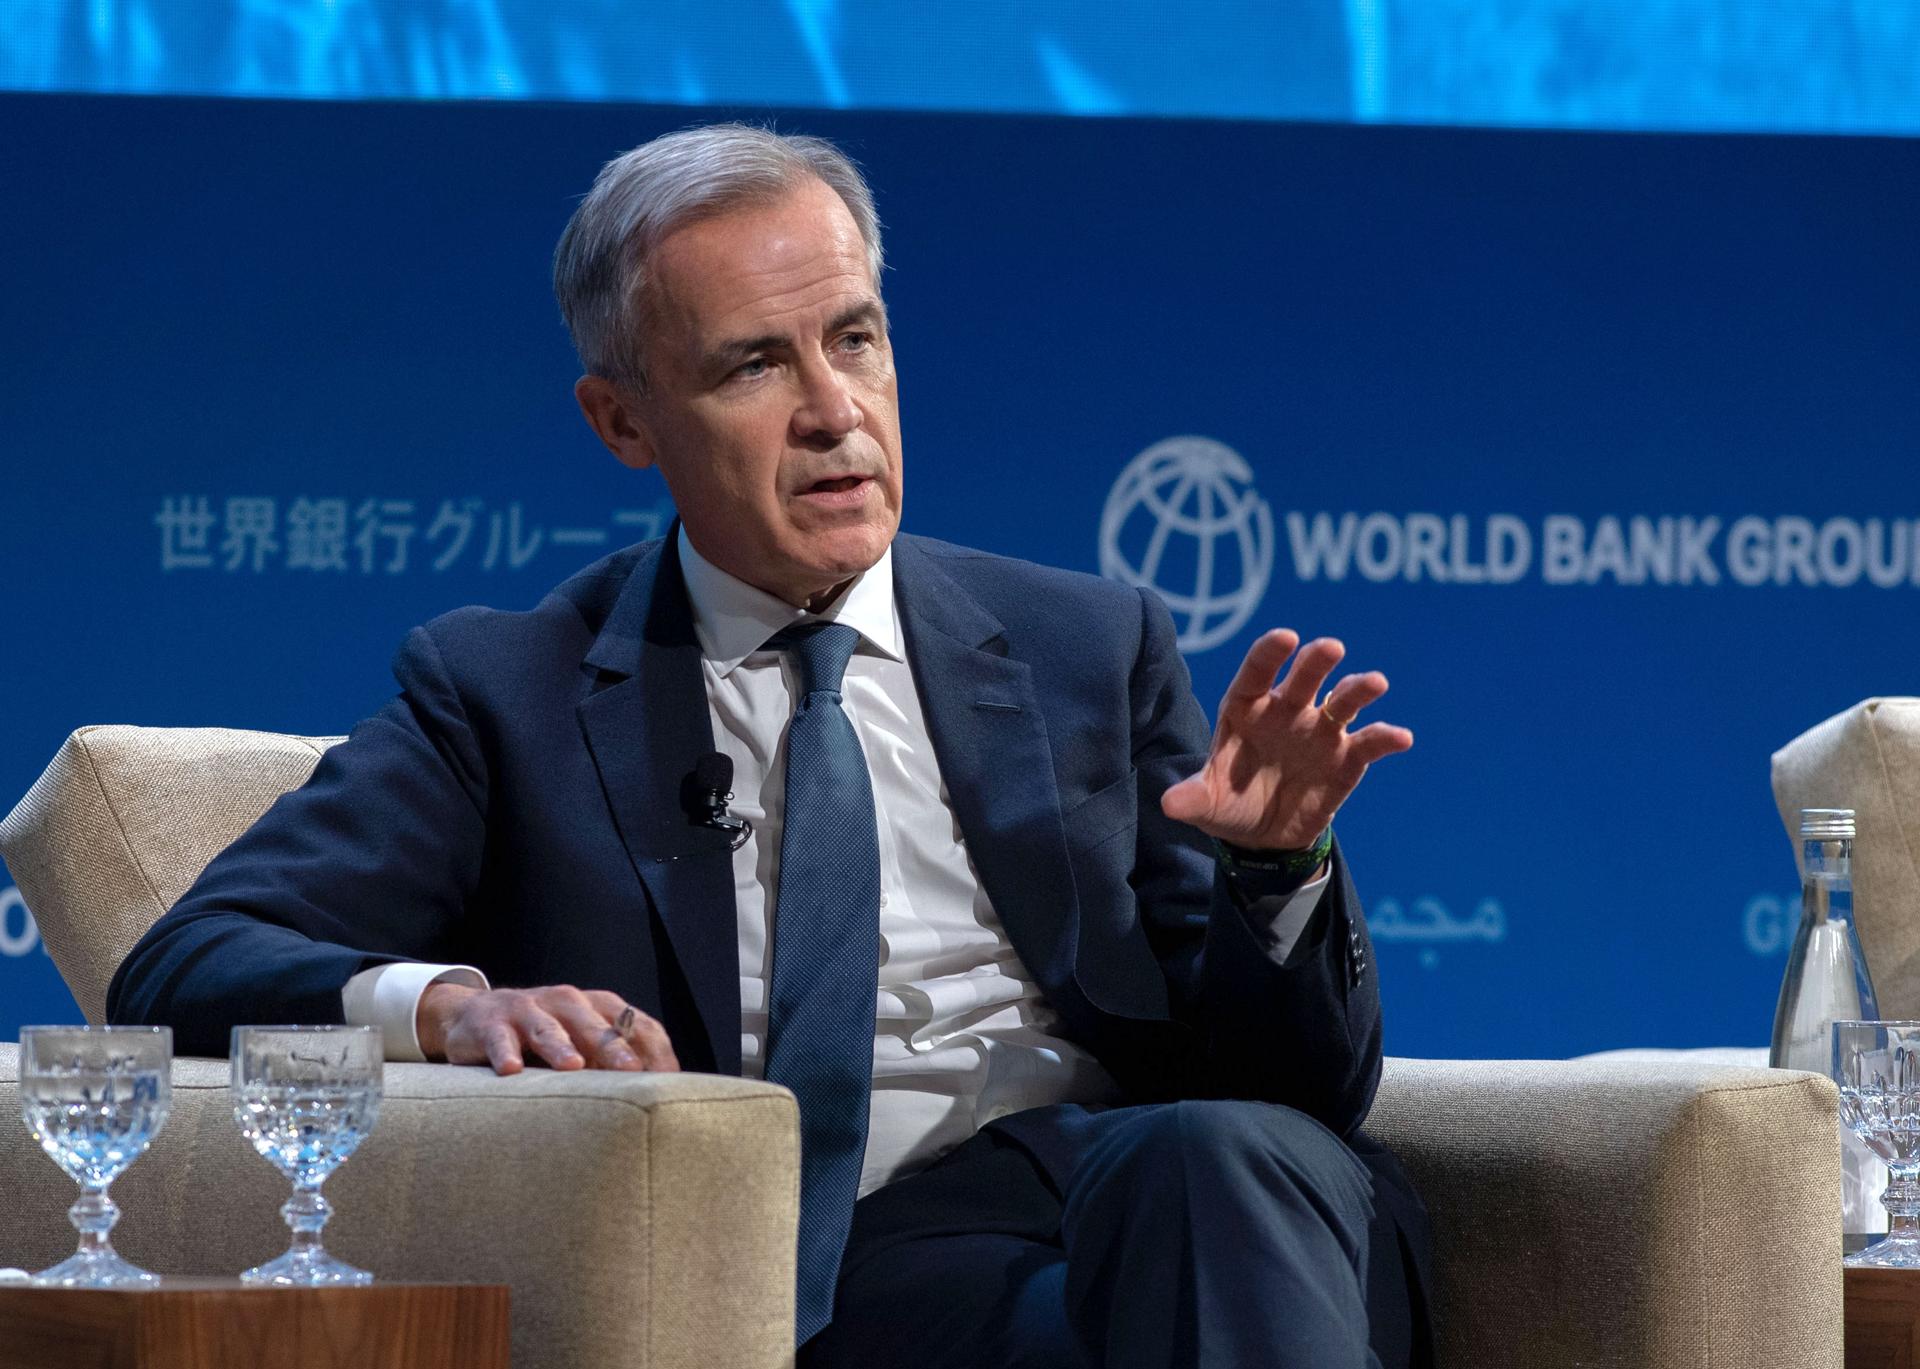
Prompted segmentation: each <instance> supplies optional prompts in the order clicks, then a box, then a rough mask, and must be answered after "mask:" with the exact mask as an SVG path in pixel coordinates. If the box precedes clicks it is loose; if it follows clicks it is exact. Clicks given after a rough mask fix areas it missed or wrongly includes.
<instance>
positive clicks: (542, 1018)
mask: <svg viewBox="0 0 1920 1369" xmlns="http://www.w3.org/2000/svg"><path fill="white" fill-rule="evenodd" d="M513 1023H514V1026H516V1027H518V1028H519V1030H520V1039H521V1040H522V1041H525V1042H526V1043H527V1045H528V1046H530V1047H531V1048H532V1049H533V1053H534V1054H535V1055H537V1056H539V1057H540V1058H541V1059H542V1060H544V1061H546V1062H547V1063H548V1064H549V1065H551V1066H553V1067H554V1068H555V1069H557V1070H577V1069H579V1068H580V1067H581V1066H582V1065H584V1064H586V1063H587V1061H586V1057H585V1056H583V1055H582V1054H581V1053H580V1051H579V1050H578V1049H577V1048H576V1047H575V1046H574V1044H573V1036H572V1034H571V1033H570V1032H568V1030H567V1029H566V1027H564V1026H562V1025H561V1023H560V1020H559V1019H558V1018H557V1017H555V1016H554V1015H553V1014H552V1013H549V1012H548V1011H547V1010H546V1009H544V1008H542V1007H540V1006H538V1005H537V1004H535V1003H531V1002H529V1003H526V1004H523V1005H522V1006H521V1008H520V1010H519V1011H518V1012H516V1013H515V1014H514V1015H513Z"/></svg>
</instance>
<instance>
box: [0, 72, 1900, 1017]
mask: <svg viewBox="0 0 1920 1369" xmlns="http://www.w3.org/2000/svg"><path fill="white" fill-rule="evenodd" d="M688 117H689V116H688V114H687V112H686V111H684V110H673V109H647V108H618V107H605V106H600V107H595V106H565V107H542V106H538V105H512V106H482V105H393V106H383V105H373V104H358V105H331V104H321V103H304V104H278V103H269V102H241V101H217V102H216V101H205V102H203V101H198V100H163V99H100V98H84V97H64V96H52V95H16V96H7V97H0V148H4V149H5V150H4V152H0V158H3V159H4V160H3V161H0V185H3V186H4V194H5V197H6V205H7V210H6V212H5V213H4V214H0V259H4V260H5V261H6V262H8V263H9V265H10V267H11V269H10V271H9V273H8V274H9V282H8V287H7V289H6V290H5V291H0V347H3V348H4V352H5V356H6V357H7V362H8V364H7V365H6V366H5V367H4V368H0V444H3V445H0V453H3V454H4V455H3V459H4V463H5V464H4V470H5V483H4V501H3V502H0V575H4V577H5V583H6V584H7V585H8V586H9V589H10V593H9V595H8V600H7V603H8V608H9V619H10V622H9V627H10V632H9V638H8V640H9V642H10V645H11V647H12V653H11V657H12V659H11V662H10V669H9V670H8V671H7V674H6V685H5V695H4V698H5V702H6V718H7V726H6V728H5V729H4V730H3V731H0V794H4V796H5V797H6V799H8V800H11V799H12V798H13V797H14V796H17V795H18V794H20V793H22V792H24V791H25V789H26V788H27V786H28V785H29V784H30V783H31V782H32V780H33V778H34V777H35V776H36V775H37V774H38V773H39V771H40V769H41V767H42V766H44V764H45V763H46V761H47V759H48V758H49V757H50V756H51V755H52V753H53V751H54V750H55V748H56V747H57V746H58V745H59V743H60V741H61V739H62V738H63V737H64V736H65V735H66V733H67V732H68V731H70V730H71V729H72V728H74V727H76V726H78V725H81V724H83V723H89V722H105V721H119V722H139V723H153V724H194V725H206V724H221V725H232V726H245V727H261V728H272V729H281V730H290V731H299V732H307V733H333V732H339V731H344V730H345V729H346V728H347V727H348V726H349V725H350V724H351V723H352V722H353V721H354V720H356V719H357V718H358V717H360V716H361V715H363V714H364V713H366V712H368V711H370V710H371V709H373V708H374V707H376V706H377V705H378V704H379V702H380V701H381V700H382V699H383V698H384V697H385V695H386V694H387V693H388V692H389V690H390V688H391V682H390V679H389V678H388V677H387V675H386V673H385V663H386V660H387V659H388V656H389V654H390V652H391V650H392V649H393V647H394V646H395V645H396V644H397V642H398V640H399V638H400V636H401V635H402V633H403V632H404V631H405V629H406V628H407V627H408V626H410V625H411V624H413V623H415V622H418V621H420V620H422V619H424V618H426V617H429V616H431V615H433V614H435V613H438V612H440V611H443V610H444V609H446V608H449V607H452V606H454V605H457V604H461V603H466V602H472V601H486V602H490V603H495V604H501V605H507V606H514V605H525V604H529V603H531V602H533V601H534V600H535V599H537V598H538V597H539V596H540V595H541V594H542V593H543V592H544V590H545V589H546V588H547V587H549V586H550V585H552V584H553V583H555V582H556V581H558V580H559V579H561V578H562V577H563V576H564V575H565V574H566V573H567V572H568V571H569V570H571V569H572V568H573V567H575V566H577V565H579V564H582V563H584V562H585V561H587V560H590V559H592V558H593V557H595V556H597V555H599V554H600V553H601V552H602V551H604V550H606V549H608V548H610V547H612V546H614V545H618V544H619V543H621V542H624V541H626V540H630V539H632V538H634V537H638V536H643V535H645V534H647V533H648V532H649V531H651V530H652V529H653V528H654V527H656V526H658V524H659V523H660V522H661V520H662V519H663V518H664V517H666V516H668V515H669V510H668V509H667V506H666V503H665V496H664V491H663V489H662V488H661V486H660V485H659V484H658V483H657V481H656V480H654V479H653V478H652V477H650V476H636V475H634V474H633V473H631V472H628V471H626V470H625V469H624V468H622V467H620V466H618V465H617V464H616V463H615V462H614V461H613V460H612V459H611V458H610V457H608V456H606V455H605V453H604V452H603V451H602V450H601V449H600V448H599V447H598V445H597V443H595V442H594V441H593V440H592V438H591V436H590V435H589V433H588V432H587V430H586V428H585V426H584V425H583V424H582V422H581V421H580V419H579V417H578V415H577V413H576V411H575V409H574V406H573V401H572V398H571V395H570V386H571V383H572V381H573V378H574V376H575V374H576V365H575V362H574V359H573V357H572V354H571V351H570V349H569V347H568V344H567V341H566V337H565V334H564V332H563V330H562V329H561V326H560V324H559V322H558V320H557V318H556V316H555V313H554V310H553V306H552V304H551V301H550V299H549V297H548V294H547V284H546V271H547V261H548V258H549V254H550V252H551V249H552V244H553V242H554V240H555V238H556V237H557V235H558V233H559V231H560V228H561V226H562V224H563V223H564V222H565V219H566V216H567V214H568V213H569V211H570V209H571V207H572V205H573V203H574V201H575V199H576V197H577V196H578V195H579V194H580V193H581V192H582V191H583V190H584V189H585V187H586V186H587V185H588V183H589V182H590V181H591V179H592V176H593V173H594V171H595V169H596V168H597V167H598V166H599V164H600V163H601V162H602V161H603V160H604V159H605V158H606V157H608V156H610V155H612V154H613V153H615V152H617V151H619V150H621V149H623V148H625V147H628V146H630V145H632V144H634V143H636V142H638V141H641V140H643V139H645V138H647V137H649V136H651V135H653V134H654V133H657V132H660V131H663V130H665V129H668V128H671V127H675V126H678V125H680V124H682V123H684V122H685V121H686V119H687V118H688ZM781 122H782V124H783V126H786V127H792V128H804V129H805V130H807V131H813V132H819V133H823V134H826V135H828V136H831V137H834V138H837V139H840V140H842V141H843V142H844V143H845V144H846V145H847V146H848V147H849V148H850V149H851V150H852V151H853V152H854V153H855V154H856V155H857V156H859V157H860V158H861V159H862V160H863V162H864V163H865V164H866V166H867V168H868V170H869V172H870V174H871V176H872V179H873V181H874V183H875V186H876V189H877V192H878V196H879V201H880V208H881V212H882V214H883V216H884V218H885V219H886V221H887V224H888V229H889V239H888V252H889V258H890V260H891V262H892V270H891V271H890V273H889V279H888V282H887V295H888V299H889V302H890V307H891V309H892V311H893V315H894V319H895V327H896V348H897V352H898V356H899V364H900V368H901V376H902V381H901V390H902V404H903V413H904V423H905V431H906V442H907V452H908V458H909V459H908V482H907V504H906V525H907V527H908V528H909V529H911V530H913V531H918V532H924V533H930V534H934V535H937V536H943V537H950V538H954V539H957V540H964V541H969V542H973V543H976V544H979V545H983V546H986V547H989V548H992V549H995V550H999V551H1006V552H1011V553H1015V554H1019V555H1025V556H1030V557H1033V558H1035V559H1039V560H1044V561H1049V562H1053V563H1056V564H1061V565H1067V566H1075V567H1081V568H1085V569H1087V570H1098V569H1103V568H1104V569H1105V570H1107V571H1108V572H1109V573H1113V574H1118V575H1134V576H1139V577H1144V578H1148V579H1150V580H1152V581H1153V582H1154V583H1155V584H1157V585H1158V586H1159V587H1160V588H1162V589H1163V590H1164V591H1166V592H1167V593H1168V594H1169V597H1170V598H1172V599H1174V600H1175V601H1176V604H1177V605H1179V604H1180V603H1181V601H1186V602H1185V605H1184V607H1182V610H1181V612H1180V613H1179V615H1178V616H1179V618H1180V621H1181V622H1182V624H1183V626H1184V627H1186V628H1187V630H1188V632H1189V637H1190V640H1191V641H1192V643H1193V644H1194V649H1193V651H1192V652H1191V654H1190V656H1189V662H1190V664H1191V666H1192V668H1193V671H1194V675H1195V678H1196V683H1197V688H1198V690H1199V692H1200V695H1201V697H1202V699H1203V700H1205V701H1208V702H1209V703H1210V702H1211V701H1212V700H1213V699H1215V698H1217V696H1218V694H1219V692H1220V690H1221V689H1222V688H1223V687H1224V685H1225V683H1226V680H1227V677H1228V675H1229V674H1230V673H1231V670H1232V668H1233V666H1234V665H1235V664H1236V663H1237V662H1238V660H1239V658H1240V655H1241V653H1242V652H1243V651H1244V649H1245V647H1246V645H1247V643H1248V642H1249V641H1250V640H1251V639H1252V637H1253V636H1254V635H1255V633H1256V632H1257V631H1258V629H1259V628H1260V627H1261V626H1264V625H1267V624H1270V623H1287V624H1290V625H1293V626H1296V627H1299V628H1301V629H1303V630H1305V631H1307V632H1309V633H1317V632H1323V631H1330V632H1336V633H1338V634H1339V635H1341V636H1342V637H1344V638H1345V640H1346V641H1347V642H1348V643H1349V646H1350V648H1351V650H1352V654H1353V659H1354V661H1355V662H1356V664H1358V665H1362V666H1378V667H1380V668H1382V669H1385V670H1386V671H1387V672H1388V673H1389V674H1390V675H1391V676H1392V677H1393V682H1394V690H1393V693H1392V694H1391V695H1390V696H1389V698H1388V700H1387V701H1386V702H1385V703H1383V704H1382V705H1380V706H1379V709H1378V710H1377V711H1378V712H1379V714H1380V715H1381V716H1382V717H1387V718H1390V719H1392V720H1395V721H1400V722H1404V723H1406V724H1408V725H1410V726H1411V727H1412V728H1413V729H1414V731H1415V733H1416V735H1417V738H1418V741H1417V743H1416V746H1415V749H1414V750H1413V752H1412V753H1411V754H1410V755H1408V756H1406V757H1402V758H1398V759H1396V760H1394V761H1391V762H1389V763H1387V764H1383V765H1382V766H1380V767H1379V768H1378V769H1377V770H1376V771H1375V773H1374V774H1373V775H1371V776H1370V777H1369V778H1368V780H1367V781H1366V783H1365V784H1364V786H1363V787H1362V789H1361V791H1360V793H1359V795H1358V796H1357V797H1356V798H1355V800H1354V801H1353V803H1352V804H1351V806H1350V808H1349V809H1348V811H1347V812H1346V813H1345V814H1343V816H1342V819H1341V823H1340V830H1341V832H1342V836H1343V840H1344V842H1345V844H1346V846H1347V849H1348V851H1349V853H1350V855H1351V858H1352V861H1353V865H1354V868H1355V871H1356V874H1357V877H1358V880H1359V883H1360V887H1361V892H1362V894H1363V895H1364V896H1365V897H1367V898H1368V900H1369V902H1370V903H1371V904H1372V906H1373V908H1374V910H1375V916H1376V929H1377V932H1378V933H1379V934H1380V935H1381V937H1382V945H1381V948H1380V957H1379V959H1380V967H1381V973H1382V980H1383V984H1384V988H1385V993H1386V998H1387V1006H1388V1018H1387V1021H1388V1038H1387V1046H1388V1049H1389V1050H1390V1051H1393V1052H1396V1053H1401V1054H1469V1055H1481V1054H1489V1055H1559V1054H1567V1053H1572V1052H1576V1051H1582V1050H1589V1049H1597V1048H1602V1047H1607V1046H1615V1045H1623V1044H1630V1043H1637V1044H1672V1045H1685V1044H1703V1043H1709V1042H1712V1043H1727V1042H1738V1043H1758V1042H1760V1041H1763V1040H1764V1039H1765V1036H1766V1032H1767V1028H1768V1023H1769V1021H1770V1015H1771V1010H1772V1001H1773V995H1774V993H1775V991H1776V988H1777V985H1778V982H1779V975H1780V972H1781V968H1782V965H1783V961H1784V950H1785V946H1784V935H1783V930H1782V924H1783V920H1785V919H1790V918H1791V916H1792V911H1793V910H1792V905H1793V898H1794V896H1793V889H1794V875H1793V865H1792V851H1791V847H1790V845H1789V843H1788V842H1787V840H1786V838H1785V836H1784V834H1783V833H1782V831H1781V829H1780V827H1779V824H1778V821H1777V819H1776V818H1775V816H1774V814H1773V811H1772V804H1771V799H1770V796H1769V794H1768V788H1767V757H1768V754H1769V752H1770V751H1771V750H1773V749H1774V748H1775V747H1777V746H1779V745H1780V744H1782V743H1783V742H1785V741H1787V740H1788V739H1789V738H1791V737H1792V736H1794V735H1795V734H1796V733H1798V732H1799V731H1801V730H1802V729H1804V728H1805V727H1807V726H1809V725H1811V724H1812V723H1814V722H1816V721H1818V720H1819V719H1821V718H1823V717H1825V716H1827V715H1828V714H1830V713H1832V712H1834V711H1837V710H1838V709H1840V708H1842V707H1845V706H1846V705H1848V704H1849V703H1852V702H1854V701H1855V700H1857V699H1858V698H1860V697H1863V696H1865V695H1868V694H1871V693H1898V692H1910V691H1912V690H1913V689H1914V687H1915V665H1914V655H1913V647H1912V638H1911V634H1910V633H1909V631H1908V629H1907V624H1908V623H1910V622H1911V621H1912V619H1913V614H1914V609H1915V606H1916V604H1917V603H1920V598H1916V595H1917V594H1920V545H1917V542H1920V475H1917V474H1916V463H1915V460H1914V457H1915V455H1916V451H1920V441H1916V439H1917V438H1920V415H1917V414H1916V410H1915V407H1914V405H1913V403H1912V388H1913V380H1914V377H1915V376H1916V375H1920V336H1917V335H1916V328H1917V327H1920V325H1917V324H1916V320H1920V253H1916V252H1915V251H1914V239H1913V224H1914V223H1915V222H1916V210H1920V189H1917V187H1920V144H1916V143H1914V142H1911V141H1900V140H1877V139H1844V140H1842V139H1816V138H1781V137H1774V138H1764V139H1760V138H1740V137H1701V136H1656V135H1596V134H1548V133H1521V132H1475V131H1463V130H1438V129H1429V130H1409V129H1393V128H1383V127H1381V128H1376V127H1352V126H1347V127H1317V126H1310V125H1279V124H1237V123H1225V122H1186V123H1181V122H1165V121H1161V122H1145V121H1132V120H1125V119H1112V120H1100V121H1080V120H1069V119H1053V118H1030V119H1015V118H997V117H977V116H976V117H969V116H947V115H875V114H864V115H855V114H828V113H819V112H809V113H807V114H805V115H794V116H790V117H787V118H785V119H783V120H782V121H781ZM1176 439H1177V440H1176ZM1845 797H1846V796H1844V795H1835V796H1834V800H1835V801H1836V802H1842V801H1844V800H1845ZM4 884H5V881H4V877H3V876H0V887H4ZM0 914H4V917H0V1036H11V1035H12V1033H13V1031H14V1029H15V1028H16V1027H17V1026H18V1025H19V1024H20V1023H22V1022H27V1021H40V1020H63V1019H72V1018H73V1017H74V1016H75V1010H74V1009H73V1006H72V1004H71V1002H70V1001H69V1000H68V999H67V997H66V995H65V993H64V991H63V990H62V989H61V988H60V987H59V981H58V978H57V976H56V975H55V974H54V972H53V969H52V967H51V965H50V963H49V962H48V961H47V960H46V958H45V956H44V955H43V954H41V953H40V951H39V950H38V948H37V946H36V945H35V941H34V937H33V931H32V927H31V924H30V922H29V921H28V919H27V915H26V912H25V910H24V908H23V907H22V906H21V905H20V903H19V901H18V896H17V894H14V893H12V892H11V891H10V890H8V891H6V892H5V893H0ZM1788 930H1790V926H1789V927H1788Z"/></svg>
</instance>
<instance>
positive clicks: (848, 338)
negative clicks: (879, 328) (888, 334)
mask: <svg viewBox="0 0 1920 1369" xmlns="http://www.w3.org/2000/svg"><path fill="white" fill-rule="evenodd" d="M872 345H873V334H872V333H847V334H845V335H843V336H842V337H841V339H840V346H841V348H842V349H844V350H846V351H849V352H861V351H865V350H866V349H867V348H868V347H871V346H872Z"/></svg>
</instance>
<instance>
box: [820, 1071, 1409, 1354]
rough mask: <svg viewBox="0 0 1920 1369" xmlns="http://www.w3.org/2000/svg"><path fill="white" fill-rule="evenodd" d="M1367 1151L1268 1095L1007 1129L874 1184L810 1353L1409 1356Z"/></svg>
mask: <svg viewBox="0 0 1920 1369" xmlns="http://www.w3.org/2000/svg"><path fill="white" fill-rule="evenodd" d="M1413 1301H1414V1300H1413V1297H1412V1295H1411V1294H1410V1292H1409V1282H1408V1280H1407V1277H1406V1274H1405V1271H1404V1270H1403V1268H1402V1260H1401V1246H1400V1241H1399V1237H1398V1236H1397V1234H1396V1232H1395V1228H1394V1226H1393V1223H1392V1222H1391V1221H1390V1220H1386V1219H1384V1218H1383V1217H1382V1216H1381V1215H1379V1214H1377V1213H1376V1205H1375V1203H1374V1192H1373V1181H1372V1176H1371V1174H1370V1173H1369V1171H1368V1169H1367V1167H1366V1166H1365V1165H1363V1164H1362V1163H1361V1162H1360V1160H1359V1159H1358V1158H1356V1157H1355V1155H1354V1153H1353V1152H1352V1151H1351V1150H1349V1149H1348V1148H1347V1147H1346V1146H1345V1145H1344V1144H1342V1143H1341V1141H1340V1140H1339V1139H1338V1138H1337V1137H1336V1136H1334V1134H1333V1133H1332V1132H1330V1131H1328V1130H1327V1129H1326V1128H1325V1127H1323V1126H1321V1125H1320V1124H1319V1123H1317V1122H1315V1121H1313V1120H1312V1119H1311V1118H1308V1117H1306V1116H1305V1115H1303V1114H1301V1113H1299V1112H1296V1111H1294V1110H1292V1109H1290V1108H1284V1107H1279V1106H1276V1105H1273V1104H1267V1103H1244V1102H1230V1101H1229V1102H1219V1101H1205V1102H1183V1103H1164V1104H1153V1105H1149V1106H1143V1107H1127V1108H1113V1109H1107V1110H1098V1109H1090V1108H1086V1107H1082V1106H1079V1105H1073V1104H1067V1105H1062V1106H1060V1107H1053V1108H1038V1109H1034V1110H1033V1111H1032V1112H1028V1113H1022V1114H1019V1115H1017V1116H1016V1117H1014V1118H1010V1119H1008V1120H1006V1121H1005V1122H999V1123H995V1124H993V1125H991V1126H989V1127H988V1128H986V1129H985V1130H983V1131H982V1132H980V1133H979V1134H978V1135H976V1136H974V1137H973V1138H972V1139H971V1140H969V1141H968V1142H966V1143H965V1144H964V1145H962V1146H960V1147H958V1148H957V1149H955V1150H954V1151H953V1152H952V1153H951V1154H949V1155H947V1156H945V1157H943V1158H942V1159H941V1160H940V1161H939V1162H938V1163H936V1164H935V1165H933V1166H932V1167H931V1168H929V1169H926V1170H923V1171H921V1172H920V1173H918V1174H914V1175H910V1176H909V1177H907V1178H905V1179H902V1180H899V1181H898V1182H896V1183H892V1184H889V1185H887V1186H886V1187H885V1188H882V1189H880V1190H878V1191H876V1192H874V1193H871V1194H869V1195H868V1196H867V1197H865V1198H863V1199H861V1200H860V1202H859V1204H858V1205H857V1206H856V1207H855V1208H854V1218H853V1230H852V1234H851V1237H850V1239H849V1241H848V1245H847V1253H846V1257H845V1259H844V1260H843V1262H842V1265H841V1275H840V1285H839V1292H838V1295H837V1298H836V1301H835V1307H834V1319H833V1322H832V1323H831V1324H830V1325H829V1326H828V1327H827V1328H826V1329H825V1330H824V1331H822V1332H821V1333H820V1334H819V1335H818V1336H816V1337H814V1339H813V1340H812V1341H810V1342H808V1344H807V1345H806V1346H804V1347H802V1349H801V1352H800V1356H799V1365H800V1369H855V1367H856V1366H858V1369H896V1367H897V1369H1029V1367H1031V1369H1172V1367H1173V1366H1206V1369H1214V1367H1215V1366H1219V1367H1220V1369H1227V1367H1228V1366H1233V1367H1234V1369H1242V1367H1244V1369H1291V1367H1292V1366H1300V1369H1344V1366H1354V1369H1360V1367H1361V1366H1369V1367H1371V1369H1382V1367H1384V1369H1405V1367H1406V1366H1407V1365H1408V1364H1409V1363H1410V1357H1411V1353H1412V1352H1411V1346H1412V1344H1413V1342H1414V1333H1415V1328H1414V1321H1415V1311H1414V1308H1413Z"/></svg>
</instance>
